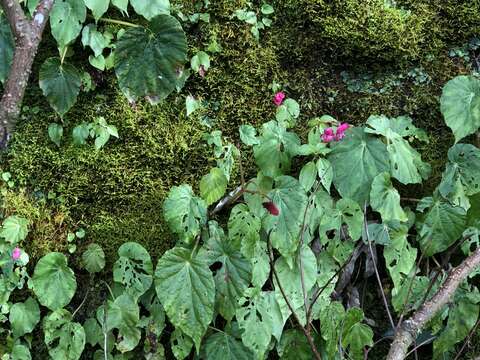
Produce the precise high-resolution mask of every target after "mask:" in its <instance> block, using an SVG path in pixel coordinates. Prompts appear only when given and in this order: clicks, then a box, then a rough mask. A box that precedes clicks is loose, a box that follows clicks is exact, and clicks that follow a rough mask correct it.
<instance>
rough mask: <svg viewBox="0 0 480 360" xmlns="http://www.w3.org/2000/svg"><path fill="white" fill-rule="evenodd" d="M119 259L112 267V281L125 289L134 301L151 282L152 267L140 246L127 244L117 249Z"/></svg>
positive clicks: (150, 261) (148, 256)
mask: <svg viewBox="0 0 480 360" xmlns="http://www.w3.org/2000/svg"><path fill="white" fill-rule="evenodd" d="M118 256H119V259H118V260H117V261H116V262H115V264H114V265H113V280H114V281H115V282H117V283H119V284H122V285H123V286H124V287H125V292H126V293H127V294H130V295H131V296H132V297H133V298H134V299H135V300H136V299H138V298H139V297H140V296H141V295H142V294H144V293H145V292H146V291H147V290H148V289H149V288H150V286H151V285H152V282H153V265H152V260H151V259H150V255H149V254H148V252H147V250H145V248H144V247H143V246H141V245H140V244H137V243H134V242H127V243H125V244H123V245H122V246H120V248H119V249H118Z"/></svg>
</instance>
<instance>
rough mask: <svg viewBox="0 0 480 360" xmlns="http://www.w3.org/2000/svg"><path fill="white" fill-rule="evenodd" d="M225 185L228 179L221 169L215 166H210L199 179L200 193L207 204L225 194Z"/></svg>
mask: <svg viewBox="0 0 480 360" xmlns="http://www.w3.org/2000/svg"><path fill="white" fill-rule="evenodd" d="M227 185H228V180H227V177H226V176H225V174H224V173H223V171H222V170H220V169H219V168H216V167H215V168H212V169H211V170H210V173H209V174H208V175H205V176H204V177H202V180H201V181H200V195H201V196H202V198H203V199H204V200H205V202H206V203H207V205H211V204H213V203H214V202H215V201H217V200H220V198H221V197H222V196H223V195H224V194H225V191H226V190H227Z"/></svg>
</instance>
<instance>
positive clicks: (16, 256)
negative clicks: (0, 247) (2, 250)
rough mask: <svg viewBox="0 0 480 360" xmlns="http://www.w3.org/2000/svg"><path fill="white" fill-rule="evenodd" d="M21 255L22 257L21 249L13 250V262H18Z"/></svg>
mask: <svg viewBox="0 0 480 360" xmlns="http://www.w3.org/2000/svg"><path fill="white" fill-rule="evenodd" d="M21 255H22V250H20V248H18V247H16V248H15V249H13V251H12V259H13V261H17V260H18V259H20V256H21Z"/></svg>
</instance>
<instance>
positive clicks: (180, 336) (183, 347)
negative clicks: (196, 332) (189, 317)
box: [170, 328, 193, 360]
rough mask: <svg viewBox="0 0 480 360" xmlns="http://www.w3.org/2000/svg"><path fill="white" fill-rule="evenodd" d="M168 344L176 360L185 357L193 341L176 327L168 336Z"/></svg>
mask: <svg viewBox="0 0 480 360" xmlns="http://www.w3.org/2000/svg"><path fill="white" fill-rule="evenodd" d="M170 345H171V348H172V352H173V355H174V356H175V359H177V360H183V359H185V358H186V357H187V356H188V355H189V354H190V352H191V351H192V347H193V341H192V339H190V338H189V337H188V336H186V335H185V334H184V333H183V332H182V331H180V330H179V329H178V328H176V329H175V331H174V332H173V333H172V335H171V336H170Z"/></svg>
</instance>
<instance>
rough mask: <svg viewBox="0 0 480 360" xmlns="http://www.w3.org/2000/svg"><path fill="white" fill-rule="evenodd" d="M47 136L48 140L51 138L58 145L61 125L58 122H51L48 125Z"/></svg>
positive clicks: (61, 133)
mask: <svg viewBox="0 0 480 360" xmlns="http://www.w3.org/2000/svg"><path fill="white" fill-rule="evenodd" d="M48 136H49V137H50V140H52V141H53V142H54V143H55V145H57V146H58V147H60V140H61V139H62V136H63V126H62V125H60V124H55V123H51V124H50V125H48Z"/></svg>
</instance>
